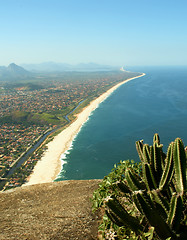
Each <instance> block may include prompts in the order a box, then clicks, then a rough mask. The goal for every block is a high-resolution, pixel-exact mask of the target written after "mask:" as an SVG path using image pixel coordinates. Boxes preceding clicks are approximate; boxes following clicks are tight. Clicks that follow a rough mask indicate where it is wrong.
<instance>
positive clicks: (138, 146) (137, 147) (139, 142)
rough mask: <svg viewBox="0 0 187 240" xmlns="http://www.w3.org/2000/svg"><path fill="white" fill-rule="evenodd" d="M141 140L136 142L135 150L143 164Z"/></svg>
mask: <svg viewBox="0 0 187 240" xmlns="http://www.w3.org/2000/svg"><path fill="white" fill-rule="evenodd" d="M143 145H144V144H143V140H140V141H137V142H136V150H137V152H138V155H139V158H140V161H141V162H144V157H143Z"/></svg>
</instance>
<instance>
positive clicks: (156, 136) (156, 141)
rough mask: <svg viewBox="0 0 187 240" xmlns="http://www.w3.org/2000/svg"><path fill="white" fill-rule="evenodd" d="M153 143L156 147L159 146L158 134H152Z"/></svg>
mask: <svg viewBox="0 0 187 240" xmlns="http://www.w3.org/2000/svg"><path fill="white" fill-rule="evenodd" d="M153 143H157V144H158V145H160V137H159V135H158V133H155V134H154V137H153Z"/></svg>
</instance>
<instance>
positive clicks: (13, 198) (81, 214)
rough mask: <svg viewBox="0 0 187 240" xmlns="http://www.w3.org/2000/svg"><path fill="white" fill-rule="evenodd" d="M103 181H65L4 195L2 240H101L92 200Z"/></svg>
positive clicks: (0, 197)
mask: <svg viewBox="0 0 187 240" xmlns="http://www.w3.org/2000/svg"><path fill="white" fill-rule="evenodd" d="M100 181H101V180H80V181H63V182H54V183H47V184H37V185H31V186H26V187H20V188H16V189H14V190H9V191H6V192H2V193H0V212H1V214H0V239H1V240H9V239H19V240H20V239H21V240H22V239H27V240H38V239H42V240H43V239H50V240H52V239H53V240H58V239H63V240H68V239H71V240H75V239H80V240H86V239H89V240H91V239H97V227H98V215H97V214H93V213H92V210H91V202H90V198H91V197H92V194H93V191H94V190H95V189H96V188H97V187H98V184H99V182H100Z"/></svg>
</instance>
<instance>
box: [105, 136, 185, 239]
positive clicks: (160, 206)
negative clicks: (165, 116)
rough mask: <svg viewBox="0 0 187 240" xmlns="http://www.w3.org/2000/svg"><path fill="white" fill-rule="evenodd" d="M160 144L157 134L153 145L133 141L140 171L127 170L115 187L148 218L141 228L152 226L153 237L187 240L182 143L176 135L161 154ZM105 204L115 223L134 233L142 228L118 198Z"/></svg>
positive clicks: (138, 219) (183, 151)
mask: <svg viewBox="0 0 187 240" xmlns="http://www.w3.org/2000/svg"><path fill="white" fill-rule="evenodd" d="M162 147H163V145H162V144H160V138H159V135H158V134H155V135H154V138H153V146H149V145H148V144H144V143H143V140H141V141H138V142H136V148H137V151H138V154H139V157H140V160H141V162H142V171H141V173H140V175H138V174H137V173H135V172H134V171H132V170H131V169H126V171H125V180H124V181H123V182H118V183H116V186H117V187H118V188H119V189H120V191H122V192H123V193H124V194H128V196H129V199H130V198H131V199H133V200H132V202H133V203H132V204H134V205H135V207H136V208H137V209H138V211H139V212H140V213H141V214H142V215H143V216H145V218H146V219H147V223H145V226H144V229H146V224H148V225H149V228H152V227H154V229H155V234H156V235H155V236H156V239H166V238H169V237H171V239H182V238H180V236H182V237H183V238H186V239H187V236H186V235H185V234H186V232H187V226H186V225H185V226H184V222H185V221H183V218H184V215H185V214H183V211H184V206H186V153H185V150H184V145H183V143H182V140H181V139H180V138H177V139H175V141H174V142H171V143H170V145H169V147H168V150H167V154H164V153H163V150H162ZM106 205H107V207H108V210H107V213H108V216H109V217H110V218H111V219H112V220H113V221H115V223H116V224H117V225H120V226H121V224H122V223H124V225H125V226H128V227H130V228H131V229H132V231H134V232H135V233H136V234H137V235H138V234H139V233H140V231H142V228H141V227H140V226H141V224H140V223H141V221H142V218H141V217H139V218H137V219H136V220H135V218H134V217H132V216H131V215H130V214H129V213H128V212H127V211H126V209H125V207H124V206H123V204H121V203H120V201H118V200H117V198H113V199H109V200H108V201H107V203H106ZM139 216H141V215H139ZM138 221H139V222H138ZM181 224H183V225H181ZM181 229H183V230H182V231H183V232H182V233H181V232H180V231H181ZM184 229H185V230H184ZM184 232H185V233H184Z"/></svg>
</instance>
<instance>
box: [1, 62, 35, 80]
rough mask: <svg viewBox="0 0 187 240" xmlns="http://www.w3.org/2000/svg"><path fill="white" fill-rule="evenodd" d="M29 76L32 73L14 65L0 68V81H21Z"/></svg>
mask: <svg viewBox="0 0 187 240" xmlns="http://www.w3.org/2000/svg"><path fill="white" fill-rule="evenodd" d="M30 76H32V73H30V72H29V71H27V70H25V69H24V68H22V67H20V66H18V65H16V64H15V63H11V64H10V65H9V66H8V67H5V66H0V80H7V79H17V78H19V79H20V78H21V79H23V78H27V77H30Z"/></svg>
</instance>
